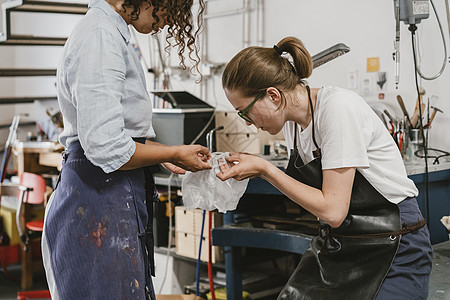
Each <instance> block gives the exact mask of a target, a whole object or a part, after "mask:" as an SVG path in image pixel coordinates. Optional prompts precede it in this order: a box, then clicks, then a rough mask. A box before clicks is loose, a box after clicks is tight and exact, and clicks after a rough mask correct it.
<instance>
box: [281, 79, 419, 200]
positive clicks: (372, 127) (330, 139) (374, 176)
mask: <svg viewBox="0 0 450 300" xmlns="http://www.w3.org/2000/svg"><path fill="white" fill-rule="evenodd" d="M314 122H315V124H314V127H315V128H314V129H315V135H314V136H315V139H316V142H317V144H318V146H319V147H320V148H321V152H322V169H323V170H326V169H336V168H344V167H356V168H357V170H358V171H359V172H360V173H361V174H362V175H363V176H364V177H365V178H366V179H367V181H369V182H370V184H371V185H372V186H373V187H374V188H375V189H376V190H377V191H378V192H379V193H381V194H382V195H383V196H384V197H385V198H386V199H388V200H389V201H391V202H393V203H396V204H397V203H399V202H401V201H402V200H404V199H405V198H407V197H415V196H417V195H418V190H417V188H416V186H415V185H414V182H413V181H412V180H411V179H409V178H408V177H407V174H406V169H405V166H404V164H403V160H402V157H401V155H400V151H399V150H398V148H397V145H396V144H395V142H394V140H393V138H392V137H391V135H390V134H389V132H388V131H387V129H386V127H385V126H384V125H383V123H382V122H381V120H380V118H379V117H378V116H377V115H376V114H375V112H374V111H373V110H372V109H371V108H370V106H369V105H368V104H367V103H366V102H365V101H364V99H363V98H362V97H361V96H359V95H358V94H356V93H355V92H353V91H350V90H346V89H341V88H337V87H331V86H329V87H324V88H322V89H320V90H319V92H318V94H317V102H316V108H315V111H314ZM294 126H297V146H298V150H299V153H300V156H301V158H302V160H303V162H304V163H308V162H310V161H311V160H313V158H314V157H313V154H312V151H313V150H315V149H316V147H315V146H314V143H313V140H312V124H311V123H310V124H309V125H308V127H307V128H305V130H303V131H301V127H300V125H298V124H296V123H294V122H293V121H289V122H286V124H285V125H284V127H283V132H284V136H285V139H286V143H287V146H288V148H289V149H293V147H294V132H295V127H294Z"/></svg>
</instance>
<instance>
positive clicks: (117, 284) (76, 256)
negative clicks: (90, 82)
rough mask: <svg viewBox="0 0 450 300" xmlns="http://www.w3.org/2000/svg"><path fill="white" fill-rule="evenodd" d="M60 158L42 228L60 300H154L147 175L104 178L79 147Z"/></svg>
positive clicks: (153, 196) (151, 189) (121, 173)
mask: <svg viewBox="0 0 450 300" xmlns="http://www.w3.org/2000/svg"><path fill="white" fill-rule="evenodd" d="M139 142H142V141H139ZM63 158H64V159H63V167H62V170H61V174H60V180H59V183H58V185H57V188H56V190H55V195H54V199H53V200H52V203H51V206H50V208H49V210H48V211H47V215H46V222H45V229H44V230H45V236H46V242H47V245H48V249H49V256H50V263H51V268H52V270H53V274H55V276H54V281H55V285H56V287H57V291H58V295H59V298H60V299H65V300H66V299H77V300H78V299H95V300H100V299H105V300H106V299H108V300H111V299H153V300H154V299H155V294H154V290H153V284H152V280H151V276H150V275H153V276H154V262H153V235H152V228H151V223H152V222H151V221H152V210H151V207H152V205H153V204H152V201H155V200H157V193H156V190H155V187H154V182H153V177H152V175H151V173H150V172H149V171H148V170H147V169H146V168H140V169H135V170H130V171H115V172H112V173H109V174H107V173H105V172H103V170H102V169H101V168H99V167H97V166H94V165H93V164H92V163H91V162H90V161H89V160H88V159H87V158H86V157H85V155H84V151H83V149H82V148H81V145H80V143H79V142H72V143H71V144H70V145H69V147H68V149H67V150H66V152H65V154H64V155H63ZM146 203H148V204H149V205H148V206H147V205H146Z"/></svg>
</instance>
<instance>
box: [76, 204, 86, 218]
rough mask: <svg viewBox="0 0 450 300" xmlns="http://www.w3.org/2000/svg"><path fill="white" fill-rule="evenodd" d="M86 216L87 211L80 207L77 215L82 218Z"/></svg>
mask: <svg viewBox="0 0 450 300" xmlns="http://www.w3.org/2000/svg"><path fill="white" fill-rule="evenodd" d="M85 214H86V211H85V210H84V207H82V206H80V207H78V209H77V215H80V216H81V217H84V216H85Z"/></svg>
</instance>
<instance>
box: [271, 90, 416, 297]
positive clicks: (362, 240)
mask: <svg viewBox="0 0 450 300" xmlns="http://www.w3.org/2000/svg"><path fill="white" fill-rule="evenodd" d="M307 91H308V95H310V90H309V87H307ZM309 101H310V108H311V114H312V115H313V116H314V113H313V110H312V103H311V97H310V96H309ZM312 126H313V127H312V130H313V142H314V144H315V146H316V148H317V149H316V150H315V151H314V152H313V154H314V157H315V159H314V160H312V161H311V162H309V163H308V164H306V165H305V164H304V163H303V161H302V159H301V157H300V155H299V153H298V150H297V139H296V137H297V132H295V135H294V136H295V138H294V153H293V154H292V155H291V157H290V159H289V165H288V167H287V169H286V173H287V174H288V175H290V176H291V177H293V178H295V179H296V180H298V181H300V182H303V183H305V184H307V185H309V186H312V187H315V188H317V189H322V164H321V154H320V148H319V147H318V145H317V143H316V141H315V138H314V117H313V119H312ZM424 224H425V223H424V220H422V221H421V222H420V224H416V225H415V227H417V228H420V227H421V226H423V225H424ZM415 227H414V228H410V227H408V228H402V226H401V221H400V213H399V209H398V207H397V205H395V204H393V203H391V202H389V201H388V200H387V199H386V198H385V197H384V196H383V195H381V194H380V193H379V192H378V191H377V190H375V188H374V187H373V186H372V185H371V184H370V183H369V182H368V181H367V180H366V179H365V178H364V176H362V175H361V173H360V172H359V171H356V174H355V179H354V183H353V188H352V194H351V200H350V207H349V212H348V215H347V216H346V218H345V220H344V222H343V223H342V225H341V226H339V227H338V228H332V227H331V226H329V225H328V224H326V223H324V222H320V228H319V235H318V236H317V237H315V238H313V239H312V241H311V244H310V246H309V248H308V249H307V251H306V252H305V253H304V255H303V257H302V259H301V260H300V263H299V265H298V266H297V268H296V270H295V271H294V273H293V274H292V275H291V277H290V278H289V281H288V283H287V284H286V286H285V287H284V288H283V290H282V291H281V293H280V294H279V296H278V299H279V300H281V299H291V300H294V299H295V300H300V299H308V300H318V299H374V298H375V297H376V295H377V292H378V290H379V288H380V286H381V284H382V282H383V280H384V278H385V276H386V275H387V273H388V271H389V269H390V267H391V264H392V262H393V260H394V258H395V255H396V253H397V249H398V247H399V243H400V238H401V235H402V234H406V233H408V232H411V231H412V230H415V229H416V228H415Z"/></svg>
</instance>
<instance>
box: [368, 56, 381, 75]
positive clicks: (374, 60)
mask: <svg viewBox="0 0 450 300" xmlns="http://www.w3.org/2000/svg"><path fill="white" fill-rule="evenodd" d="M379 70H380V58H379V57H368V58H367V72H378V71H379Z"/></svg>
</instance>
